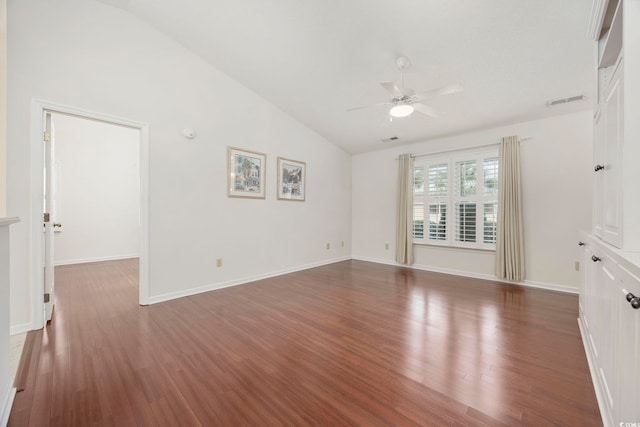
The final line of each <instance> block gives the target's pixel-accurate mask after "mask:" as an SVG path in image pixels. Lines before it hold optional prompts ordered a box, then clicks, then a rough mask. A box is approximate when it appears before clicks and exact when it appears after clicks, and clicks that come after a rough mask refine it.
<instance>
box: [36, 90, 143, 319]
mask: <svg viewBox="0 0 640 427" xmlns="http://www.w3.org/2000/svg"><path fill="white" fill-rule="evenodd" d="M46 111H49V112H52V113H61V114H68V115H72V116H76V117H78V118H82V119H89V120H97V121H100V122H105V123H108V124H113V125H119V126H126V127H130V128H133V129H138V130H139V131H140V132H139V133H140V277H139V285H138V290H139V293H138V302H139V304H140V305H148V304H149V125H148V124H147V123H143V122H139V121H135V120H130V119H125V118H122V117H116V116H112V115H109V114H103V113H98V112H95V111H90V110H86V109H83V108H77V107H71V106H68V105H63V104H58V103H55V102H50V101H45V100H42V99H33V100H32V102H31V165H30V166H31V248H32V250H31V298H32V322H33V326H34V329H40V328H42V327H44V325H45V321H44V298H43V295H44V271H43V268H42V259H43V255H44V246H43V242H42V212H44V210H43V206H42V200H43V196H44V194H43V188H42V187H43V185H42V183H43V182H44V143H43V141H42V136H43V134H44V123H43V120H42V118H43V117H44V114H45V112H46Z"/></svg>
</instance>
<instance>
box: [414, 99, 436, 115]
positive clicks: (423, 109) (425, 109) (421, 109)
mask: <svg viewBox="0 0 640 427" xmlns="http://www.w3.org/2000/svg"><path fill="white" fill-rule="evenodd" d="M411 105H412V106H413V108H414V109H415V110H416V111H417V112H418V113H422V114H424V115H425V116H429V117H433V118H436V117H440V113H438V111H437V110H436V109H435V108H433V107H429V106H428V105H424V104H421V103H419V102H416V103H413V104H411Z"/></svg>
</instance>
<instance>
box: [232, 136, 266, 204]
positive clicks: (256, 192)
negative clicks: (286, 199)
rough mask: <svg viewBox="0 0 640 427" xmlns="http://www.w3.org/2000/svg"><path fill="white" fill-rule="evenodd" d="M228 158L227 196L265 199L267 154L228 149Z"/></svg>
mask: <svg viewBox="0 0 640 427" xmlns="http://www.w3.org/2000/svg"><path fill="white" fill-rule="evenodd" d="M227 157H228V158H229V170H228V172H229V173H228V177H227V179H228V182H227V190H228V193H227V196H228V197H249V198H252V199H264V198H265V185H264V184H265V183H264V177H265V174H266V168H267V156H266V154H263V153H256V152H254V151H247V150H242V149H240V148H235V147H228V148H227Z"/></svg>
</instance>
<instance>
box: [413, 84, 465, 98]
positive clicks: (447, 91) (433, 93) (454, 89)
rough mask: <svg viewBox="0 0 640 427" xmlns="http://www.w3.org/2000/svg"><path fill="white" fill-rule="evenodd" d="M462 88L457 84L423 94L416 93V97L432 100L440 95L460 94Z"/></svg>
mask: <svg viewBox="0 0 640 427" xmlns="http://www.w3.org/2000/svg"><path fill="white" fill-rule="evenodd" d="M463 90H464V88H463V87H462V86H461V85H459V84H451V85H446V86H442V87H439V88H436V89H431V90H427V91H425V92H420V93H418V96H419V97H420V98H423V99H428V98H433V97H435V96H441V95H451V94H453V93H458V92H462V91H463Z"/></svg>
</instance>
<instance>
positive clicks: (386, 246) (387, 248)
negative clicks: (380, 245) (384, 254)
mask: <svg viewBox="0 0 640 427" xmlns="http://www.w3.org/2000/svg"><path fill="white" fill-rule="evenodd" d="M384 250H385V251H388V250H389V244H388V243H385V244H384Z"/></svg>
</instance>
